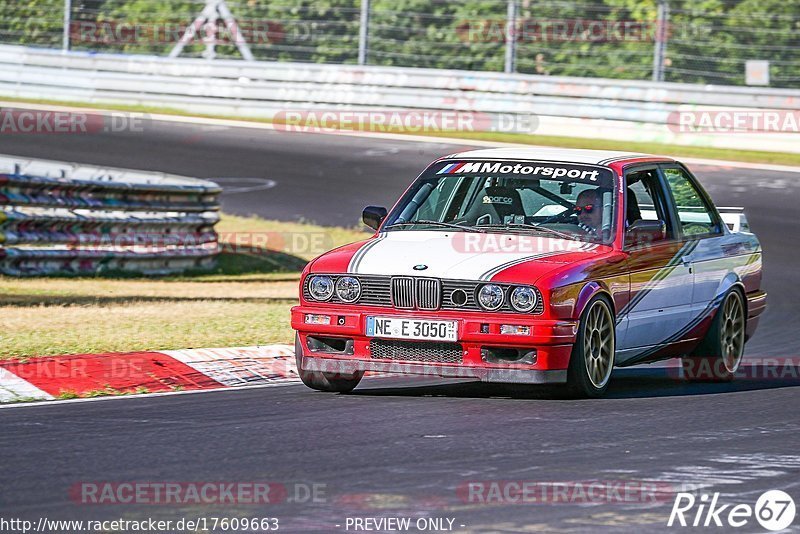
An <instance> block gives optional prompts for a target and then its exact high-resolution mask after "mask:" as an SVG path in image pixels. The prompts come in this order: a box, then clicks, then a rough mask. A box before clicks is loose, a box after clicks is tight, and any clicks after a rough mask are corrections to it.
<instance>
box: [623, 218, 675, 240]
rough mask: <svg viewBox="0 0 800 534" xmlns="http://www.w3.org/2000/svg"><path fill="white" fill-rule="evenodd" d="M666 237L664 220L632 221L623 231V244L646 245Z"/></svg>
mask: <svg viewBox="0 0 800 534" xmlns="http://www.w3.org/2000/svg"><path fill="white" fill-rule="evenodd" d="M666 238H667V225H666V223H665V222H664V221H661V220H658V221H645V220H643V219H639V220H638V221H634V223H633V224H632V225H630V226H629V227H628V230H627V231H626V232H625V245H627V246H640V245H648V244H650V243H654V242H656V241H663V240H664V239H666Z"/></svg>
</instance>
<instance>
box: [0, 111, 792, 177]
mask: <svg viewBox="0 0 800 534" xmlns="http://www.w3.org/2000/svg"><path fill="white" fill-rule="evenodd" d="M0 100H5V101H8V102H18V103H20V104H25V103H28V104H40V105H55V106H73V107H82V108H87V109H97V110H118V111H128V112H138V113H154V114H161V115H176V116H181V117H200V118H209V119H229V120H237V121H243V122H255V123H265V124H271V123H272V121H271V120H270V119H257V118H247V117H239V116H227V115H208V114H194V113H186V112H184V111H181V110H179V109H174V108H160V107H154V106H140V105H123V104H113V105H112V104H102V105H101V104H87V103H84V102H71V101H57V100H41V99H39V100H37V99H20V98H11V97H0ZM391 133H398V134H403V133H409V134H410V135H425V136H430V137H449V138H459V139H475V140H480V141H489V142H498V143H520V144H527V145H542V146H553V147H562V148H587V149H597V150H626V151H630V152H645V153H649V154H662V155H668V156H673V157H681V156H682V157H693V158H705V159H718V160H729V161H743V162H748V163H768V164H775V165H800V154H793V153H787V152H767V151H759V150H734V149H726V148H713V147H703V146H690V145H676V144H669V143H655V142H636V141H615V140H611V139H594V138H584V137H559V136H550V135H529V134H515V133H496V132H457V131H444V132H427V133H421V132H403V131H392V132H391Z"/></svg>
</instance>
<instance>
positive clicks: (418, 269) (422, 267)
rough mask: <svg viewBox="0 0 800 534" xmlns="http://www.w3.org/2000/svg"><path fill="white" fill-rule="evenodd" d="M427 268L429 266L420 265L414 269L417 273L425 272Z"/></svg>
mask: <svg viewBox="0 0 800 534" xmlns="http://www.w3.org/2000/svg"><path fill="white" fill-rule="evenodd" d="M427 268H428V266H427V265H425V264H424V263H420V264H419V265H415V266H414V267H413V269H414V270H415V271H424V270H425V269H427Z"/></svg>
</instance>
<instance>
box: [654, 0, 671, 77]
mask: <svg viewBox="0 0 800 534" xmlns="http://www.w3.org/2000/svg"><path fill="white" fill-rule="evenodd" d="M667 2H668V0H658V20H656V34H655V46H654V47H653V81H654V82H663V81H664V67H665V65H664V58H665V57H666V55H667V38H668V31H669V30H668V28H669V4H668V3H667Z"/></svg>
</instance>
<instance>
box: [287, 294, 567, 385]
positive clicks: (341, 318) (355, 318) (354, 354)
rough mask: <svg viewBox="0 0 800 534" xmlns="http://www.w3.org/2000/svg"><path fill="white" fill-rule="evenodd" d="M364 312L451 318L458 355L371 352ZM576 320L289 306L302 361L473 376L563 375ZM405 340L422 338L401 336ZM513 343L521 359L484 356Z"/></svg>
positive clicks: (533, 379)
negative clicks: (442, 358) (330, 345)
mask: <svg viewBox="0 0 800 534" xmlns="http://www.w3.org/2000/svg"><path fill="white" fill-rule="evenodd" d="M308 314H313V315H328V316H330V318H331V324H327V325H324V324H307V323H306V322H305V317H306V315H308ZM368 316H388V317H398V318H415V319H433V320H455V321H457V323H458V341H457V343H458V345H459V346H460V348H461V361H460V362H458V363H450V362H438V361H411V360H403V359H401V358H402V357H401V358H397V357H395V358H392V359H384V358H379V357H375V356H373V354H372V350H371V345H370V341H371V340H374V339H377V338H373V337H368V336H366V335H365V332H366V322H367V317H368ZM501 324H511V325H520V326H529V327H530V328H531V330H530V334H527V335H512V334H501V333H500V325H501ZM577 326H578V323H577V322H576V321H562V320H552V319H544V318H541V317H538V316H529V315H522V314H492V313H479V312H455V311H441V310H440V311H436V312H425V311H420V310H417V311H406V310H397V309H394V308H379V307H369V308H365V307H363V306H360V307H358V306H343V305H338V304H336V305H333V304H327V305H326V304H319V305H318V304H314V305H301V306H296V307H294V308H292V328H293V329H295V330H296V331H297V332H298V336H299V343H300V347H301V348H302V350H303V357H302V358H303V359H302V367H303V369H305V370H309V371H323V372H328V373H338V374H341V375H352V374H353V373H356V372H359V371H377V372H381V373H397V374H415V375H429V376H438V377H450V378H473V379H479V380H482V381H485V382H512V383H529V384H542V383H562V382H565V381H566V379H567V371H566V370H567V367H568V366H569V358H570V354H571V352H572V345H573V343H574V342H575V335H576V333H577ZM309 336H312V338H314V337H318V336H323V337H325V338H333V339H341V340H347V348H346V349H342V350H321V349H320V347H319V344H318V343H314V342H313V341H312V342H310V341H309ZM403 342H408V343H420V344H421V345H420V346H422V345H424V343H426V342H425V341H415V340H403ZM504 348H508V349H518V350H519V353H520V354H522V353H527V354H528V356H527V357H526V358H524V359H523V360H521V361H505V360H503V361H497V360H496V359H492V358H490V357H488V356H487V354H490V353H488V352H487V350H493V349H504Z"/></svg>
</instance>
